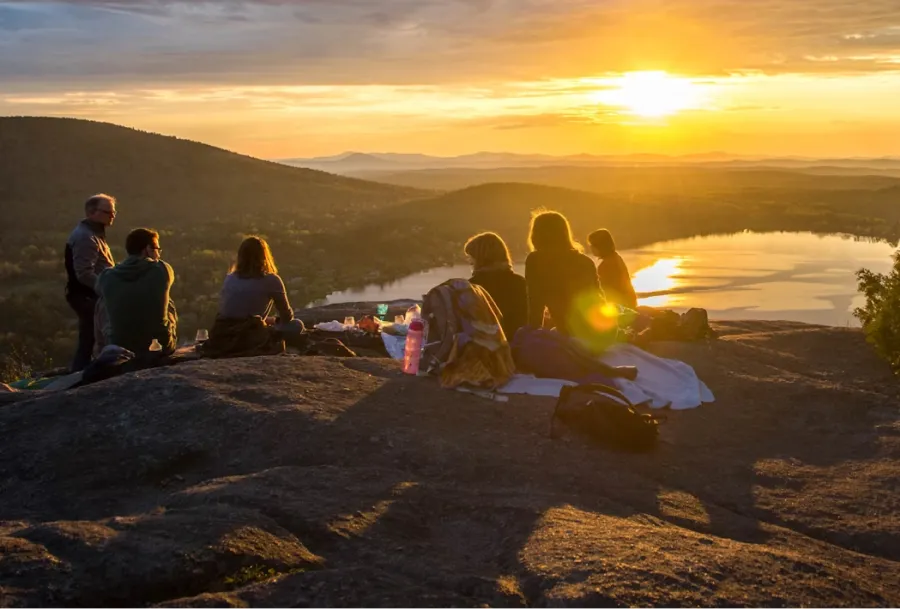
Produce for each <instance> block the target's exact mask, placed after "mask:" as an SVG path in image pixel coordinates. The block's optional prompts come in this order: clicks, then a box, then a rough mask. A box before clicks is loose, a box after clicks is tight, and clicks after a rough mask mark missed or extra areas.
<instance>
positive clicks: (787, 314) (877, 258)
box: [325, 232, 894, 326]
mask: <svg viewBox="0 0 900 609" xmlns="http://www.w3.org/2000/svg"><path fill="white" fill-rule="evenodd" d="M893 251H894V248H893V247H891V246H890V245H888V244H885V243H873V242H870V241H864V240H854V239H853V238H851V237H846V236H839V235H829V236H820V235H814V234H812V233H751V232H744V233H738V234H735V235H717V236H711V237H694V238H691V239H679V240H677V241H666V242H663V243H656V244H653V245H650V246H647V247H644V248H640V249H634V250H626V251H622V252H621V253H622V257H623V258H624V259H625V262H626V263H627V264H628V268H629V270H630V271H631V274H632V277H633V282H634V287H635V290H637V292H638V295H639V297H640V304H642V305H648V306H652V307H665V308H671V309H675V310H678V311H681V310H685V309H687V308H690V307H702V308H704V309H706V310H707V311H709V314H710V317H711V318H713V319H765V320H792V321H802V322H807V323H815V324H824V325H831V326H847V325H851V326H856V325H858V323H857V321H856V320H855V319H854V318H853V315H852V311H853V309H854V308H855V307H858V306H861V305H862V304H863V301H864V299H863V298H862V296H860V295H859V293H858V292H857V290H856V277H855V272H856V271H857V270H858V269H860V268H862V267H865V268H869V269H872V270H873V271H877V272H881V273H884V272H887V271H889V270H890V268H891V264H892V262H891V254H892V253H893ZM523 266H524V265H523V264H517V265H516V270H517V272H520V273H522V272H524V269H523ZM470 275H471V268H470V267H469V266H467V265H459V266H450V267H440V268H435V269H430V270H428V271H424V272H422V273H416V274H414V275H410V276H408V277H405V278H403V279H400V280H398V281H395V282H393V283H389V284H385V285H370V286H366V287H365V288H362V289H358V290H346V291H343V292H336V293H334V294H331V295H330V296H329V297H328V298H327V299H326V301H325V302H326V303H328V304H331V303H339V302H351V301H380V302H387V301H390V300H395V299H400V298H421V296H422V294H424V293H425V292H427V291H428V290H429V289H430V288H432V287H434V286H436V285H437V284H439V283H441V282H442V281H445V280H447V279H450V278H452V277H466V278H467V277H469V276H470Z"/></svg>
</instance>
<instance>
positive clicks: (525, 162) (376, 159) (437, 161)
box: [276, 152, 900, 175]
mask: <svg viewBox="0 0 900 609" xmlns="http://www.w3.org/2000/svg"><path fill="white" fill-rule="evenodd" d="M276 160H277V161H278V162H280V163H284V164H286V165H292V166H295V167H306V168H309V169H319V170H322V171H328V172H331V173H338V174H357V173H361V172H376V171H394V172H397V171H412V170H419V169H445V168H454V169H460V168H464V169H500V168H513V167H519V168H525V167H547V166H567V167H632V166H642V167H664V166H691V167H706V168H720V169H726V168H753V167H756V168H758V167H776V168H790V169H805V170H813V171H816V172H821V173H842V172H857V171H861V172H863V173H896V174H897V175H900V157H878V158H861V157H849V158H813V157H793V156H792V157H753V156H741V155H732V154H728V153H725V152H709V153H702V154H690V155H684V156H668V155H663V154H629V155H593V154H576V155H568V156H552V155H546V154H515V153H507V152H477V153H474V154H465V155H460V156H451V157H440V156H432V155H427V154H401V153H391V152H377V153H364V152H345V153H342V154H338V155H334V156H325V157H312V158H287V159H276Z"/></svg>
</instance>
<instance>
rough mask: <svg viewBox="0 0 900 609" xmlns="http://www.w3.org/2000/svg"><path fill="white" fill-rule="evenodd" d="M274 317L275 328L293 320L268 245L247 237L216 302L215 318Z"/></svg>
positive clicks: (257, 238)
mask: <svg viewBox="0 0 900 609" xmlns="http://www.w3.org/2000/svg"><path fill="white" fill-rule="evenodd" d="M273 308H274V310H275V311H276V312H277V313H278V325H280V326H285V325H286V324H290V323H292V322H293V320H294V310H293V309H292V308H291V304H290V302H289V301H288V297H287V292H286V290H285V288H284V282H283V281H282V280H281V277H279V276H278V268H277V267H276V266H275V259H274V258H273V257H272V251H271V250H270V249H269V244H268V243H266V241H265V240H264V239H261V238H260V237H247V238H246V239H244V241H243V242H242V243H241V246H240V248H238V255H237V261H236V262H235V263H234V264H233V265H232V266H231V270H230V272H229V273H228V275H227V276H226V277H225V283H224V284H223V286H222V293H221V297H220V300H219V317H222V318H224V319H243V318H247V317H253V316H259V317H261V318H263V319H267V318H269V315H270V313H271V312H272V309H273Z"/></svg>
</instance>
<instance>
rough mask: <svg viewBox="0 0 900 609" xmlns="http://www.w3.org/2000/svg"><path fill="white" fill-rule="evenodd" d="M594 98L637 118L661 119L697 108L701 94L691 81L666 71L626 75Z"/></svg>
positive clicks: (701, 99) (700, 90)
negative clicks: (620, 108) (618, 107)
mask: <svg viewBox="0 0 900 609" xmlns="http://www.w3.org/2000/svg"><path fill="white" fill-rule="evenodd" d="M593 97H594V101H597V102H600V103H604V104H608V105H611V106H620V107H622V108H624V109H625V110H627V111H628V112H630V113H631V114H635V115H637V116H642V117H644V118H660V117H663V116H669V115H672V114H676V113H678V112H681V111H682V110H689V109H693V108H698V107H700V105H701V104H702V102H703V91H702V89H701V87H700V86H699V85H697V84H695V83H694V82H692V81H691V80H690V79H687V78H679V77H676V76H670V75H669V74H666V73H665V72H629V73H627V74H624V75H623V76H622V77H621V78H618V79H616V80H615V81H614V84H613V88H611V89H609V90H606V91H598V92H597V93H596V94H595V95H594V96H593Z"/></svg>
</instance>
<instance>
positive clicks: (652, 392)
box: [381, 333, 716, 410]
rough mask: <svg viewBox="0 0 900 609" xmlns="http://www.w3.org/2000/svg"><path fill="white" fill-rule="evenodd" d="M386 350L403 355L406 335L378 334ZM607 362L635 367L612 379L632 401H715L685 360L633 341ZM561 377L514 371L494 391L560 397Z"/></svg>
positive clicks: (655, 404)
mask: <svg viewBox="0 0 900 609" xmlns="http://www.w3.org/2000/svg"><path fill="white" fill-rule="evenodd" d="M381 338H382V340H383V341H384V346H385V348H386V349H387V352H388V354H390V356H391V357H392V358H394V359H403V349H404V346H405V344H406V337H405V336H391V335H390V334H385V333H382V334H381ZM599 359H600V361H602V362H603V363H604V364H607V365H609V366H634V367H636V368H637V370H638V375H637V378H636V379H635V380H634V381H628V380H625V379H612V380H613V383H614V384H615V387H616V389H618V390H619V391H621V392H622V393H623V394H624V395H625V397H627V398H628V400H629V401H630V402H631V403H632V404H645V405H647V406H649V407H651V408H666V407H669V408H671V409H672V410H688V409H690V408H697V407H698V406H700V405H701V404H709V403H712V402H715V400H716V398H715V396H714V395H713V393H712V391H710V390H709V387H707V386H706V384H705V383H704V382H703V381H701V380H700V378H699V377H698V376H697V373H696V372H694V369H693V368H691V367H690V366H689V365H687V364H685V363H684V362H681V361H678V360H674V359H665V358H662V357H657V356H655V355H653V354H652V353H647V352H646V351H644V350H643V349H640V348H639V347H635V346H634V345H630V344H626V343H619V344H616V345H613V346H612V347H610V348H609V349H608V350H607V351H606V353H604V354H603V356H602V357H600V358H599ZM576 384H577V383H574V382H572V381H567V380H563V379H546V378H537V377H535V376H532V375H530V374H516V375H514V376H513V377H512V379H510V381H509V382H508V383H506V384H505V385H504V386H503V387H500V388H499V389H497V393H502V394H518V395H537V396H543V397H559V392H560V390H561V389H562V388H563V387H565V386H566V385H576Z"/></svg>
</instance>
